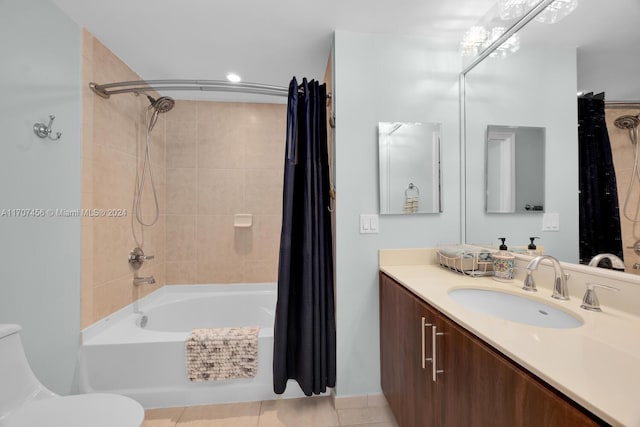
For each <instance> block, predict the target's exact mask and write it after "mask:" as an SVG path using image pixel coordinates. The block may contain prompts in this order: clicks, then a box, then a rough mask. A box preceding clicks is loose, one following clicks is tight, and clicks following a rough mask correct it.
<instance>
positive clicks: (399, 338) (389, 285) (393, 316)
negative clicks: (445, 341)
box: [380, 274, 435, 427]
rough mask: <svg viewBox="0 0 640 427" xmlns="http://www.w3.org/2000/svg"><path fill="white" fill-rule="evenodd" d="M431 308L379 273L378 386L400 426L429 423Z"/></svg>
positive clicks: (431, 408)
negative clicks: (379, 369)
mask: <svg viewBox="0 0 640 427" xmlns="http://www.w3.org/2000/svg"><path fill="white" fill-rule="evenodd" d="M434 322H435V312H434V311H433V310H431V309H429V308H428V307H427V306H426V305H424V304H423V303H421V302H420V301H419V300H418V298H416V297H415V296H414V295H413V294H412V293H411V292H409V291H407V290H406V289H405V288H404V287H402V286H400V285H398V284H397V283H396V282H395V281H393V280H392V279H390V278H389V277H387V276H385V275H384V274H381V275H380V359H381V360H380V363H381V380H382V390H383V392H384V395H385V397H386V398H387V401H388V402H389V406H390V407H391V410H392V411H393V413H394V415H395V417H396V420H397V421H398V424H399V425H400V426H402V427H413V426H420V427H424V426H433V425H434V420H435V418H434V409H435V400H434V399H435V396H434V388H433V384H434V383H433V382H432V380H431V376H430V375H431V365H430V362H429V361H428V360H426V359H427V358H430V357H431V354H432V348H431V339H430V337H431V335H430V333H431V332H430V331H431V325H433V324H435V323H434Z"/></svg>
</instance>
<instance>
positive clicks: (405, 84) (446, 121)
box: [334, 31, 461, 396]
mask: <svg viewBox="0 0 640 427" xmlns="http://www.w3.org/2000/svg"><path fill="white" fill-rule="evenodd" d="M334 61H335V62H334V73H335V76H334V78H335V80H334V93H335V98H334V100H335V110H334V111H335V114H336V129H335V138H336V139H335V157H336V169H335V175H336V189H337V200H336V230H337V231H336V233H337V238H336V239H337V242H336V273H337V282H336V292H337V295H336V304H337V305H336V316H337V345H338V372H337V375H338V379H337V385H336V394H337V395H338V396H350V395H362V394H369V393H379V392H380V365H379V363H380V354H379V338H378V335H379V326H378V249H380V248H408V247H429V246H434V245H435V244H437V243H439V242H441V243H446V242H459V241H460V229H459V224H460V204H459V194H460V179H459V175H460V168H459V156H460V151H459V129H458V71H459V69H460V61H461V60H460V56H459V54H458V52H457V45H453V46H451V45H443V46H439V45H437V44H435V43H434V42H432V41H429V40H424V39H418V38H405V37H394V36H388V35H369V34H357V33H349V32H343V31H338V32H336V34H335V46H334ZM381 121H400V122H440V123H442V165H443V166H442V169H443V171H442V175H443V177H442V180H443V182H442V184H443V203H444V212H443V213H441V214H422V215H384V216H381V217H380V233H379V234H359V229H358V225H359V215H360V214H362V213H377V212H378V182H379V181H378V122H381Z"/></svg>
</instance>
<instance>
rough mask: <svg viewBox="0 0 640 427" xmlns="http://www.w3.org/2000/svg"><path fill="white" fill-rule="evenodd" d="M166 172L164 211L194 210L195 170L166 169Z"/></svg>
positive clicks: (168, 212)
mask: <svg viewBox="0 0 640 427" xmlns="http://www.w3.org/2000/svg"><path fill="white" fill-rule="evenodd" d="M166 173H167V183H166V189H167V204H166V213H167V214H193V213H194V212H195V211H196V193H197V192H196V189H197V181H196V179H197V176H196V170H195V169H167V172H166Z"/></svg>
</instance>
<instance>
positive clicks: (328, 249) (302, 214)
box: [273, 77, 336, 396]
mask: <svg viewBox="0 0 640 427" xmlns="http://www.w3.org/2000/svg"><path fill="white" fill-rule="evenodd" d="M325 99H326V88H325V85H320V84H319V83H318V82H316V81H313V80H312V81H311V82H307V79H304V80H303V81H302V85H300V86H298V82H297V80H296V78H295V77H294V78H293V80H291V83H290V84H289V101H288V106H287V137H286V150H285V159H284V195H283V209H282V233H281V238H280V261H279V266H278V302H277V304H276V316H275V326H274V348H273V389H274V391H275V392H276V393H278V394H281V393H283V392H284V391H285V388H286V386H287V380H288V379H294V380H296V381H297V382H298V384H299V385H300V388H301V389H302V391H303V392H304V394H305V395H307V396H310V395H311V394H314V393H315V394H319V393H323V392H325V391H326V389H327V387H334V386H335V381H336V336H335V335H336V331H335V314H334V299H333V298H334V296H333V294H334V292H333V250H332V235H331V213H330V211H329V209H328V207H329V206H330V205H329V204H330V194H329V190H330V188H329V163H328V152H327V127H326V110H325V102H326V101H325Z"/></svg>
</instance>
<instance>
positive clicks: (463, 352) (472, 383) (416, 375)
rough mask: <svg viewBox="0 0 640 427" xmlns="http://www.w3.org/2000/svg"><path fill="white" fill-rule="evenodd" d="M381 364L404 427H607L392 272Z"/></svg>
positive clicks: (383, 280)
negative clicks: (444, 312) (440, 311)
mask: <svg viewBox="0 0 640 427" xmlns="http://www.w3.org/2000/svg"><path fill="white" fill-rule="evenodd" d="M423 319H424V320H423ZM434 327H435V328H434ZM434 341H435V363H436V365H435V381H434V365H433V356H434V353H433V351H434V345H433V344H434ZM380 359H381V360H380V362H381V382H382V390H383V392H384V395H385V397H386V399H387V401H388V402H389V406H390V407H391V410H392V411H393V414H394V415H395V417H396V420H397V421H398V424H399V425H400V426H401V427H413V426H416V427H417V426H420V427H429V426H447V427H448V426H461V427H470V426H478V427H485V426H491V427H499V426H505V427H517V426H522V427H525V426H531V427H534V426H535V427H541V426H544V427H553V426H557V427H570V426H596V425H606V423H603V422H602V421H601V420H599V419H597V418H596V417H594V416H593V415H591V414H589V413H588V412H586V411H585V410H583V409H582V408H580V407H579V406H577V405H575V404H574V403H573V402H572V401H571V400H569V399H567V398H566V397H564V396H563V395H561V394H560V393H558V392H557V391H555V390H553V389H552V388H551V387H549V386H548V385H547V384H545V383H544V382H542V381H540V380H539V379H537V378H536V377H535V376H533V375H531V374H530V373H528V372H527V371H526V370H524V369H523V368H521V367H520V366H519V365H517V364H515V363H514V362H512V361H511V360H509V359H508V358H506V357H505V356H503V355H502V354H500V353H499V352H497V351H496V350H495V349H493V348H492V347H490V346H489V345H487V344H486V343H484V342H483V341H482V340H480V339H478V338H477V337H475V336H474V335H473V334H471V333H469V332H468V331H467V330H465V329H464V328H462V327H460V326H458V325H457V324H455V323H454V322H452V321H451V320H449V319H448V318H447V317H446V316H444V315H443V314H441V313H439V312H438V311H437V310H436V309H435V308H433V307H431V306H430V305H429V304H427V303H425V302H424V301H423V300H421V299H420V298H418V297H416V296H415V295H414V294H413V293H411V292H410V291H409V290H407V289H406V288H405V287H404V286H402V285H400V284H398V283H397V282H396V281H395V280H393V279H392V278H390V277H388V276H387V275H385V274H384V273H380Z"/></svg>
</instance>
